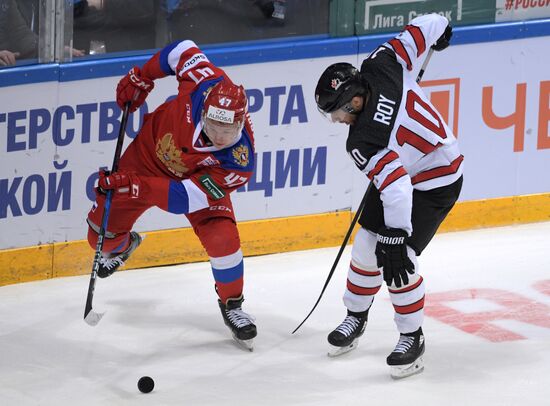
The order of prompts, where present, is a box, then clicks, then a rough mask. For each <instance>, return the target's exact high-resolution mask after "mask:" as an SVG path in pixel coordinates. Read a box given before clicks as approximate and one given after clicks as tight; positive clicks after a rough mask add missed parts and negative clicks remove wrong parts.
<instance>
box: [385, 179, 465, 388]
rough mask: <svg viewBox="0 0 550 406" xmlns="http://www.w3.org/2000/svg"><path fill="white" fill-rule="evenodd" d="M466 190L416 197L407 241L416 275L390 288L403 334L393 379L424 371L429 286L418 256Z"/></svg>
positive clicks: (391, 361) (393, 365)
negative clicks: (427, 286)
mask: <svg viewBox="0 0 550 406" xmlns="http://www.w3.org/2000/svg"><path fill="white" fill-rule="evenodd" d="M461 186H462V178H460V179H459V180H457V181H456V182H455V183H453V184H451V185H448V186H444V187H440V188H436V189H433V190H429V191H418V190H415V191H414V193H413V210H412V225H413V233H412V235H411V237H410V238H409V239H408V240H407V244H408V247H407V253H408V256H409V258H410V259H411V261H412V262H413V264H414V267H415V273H414V274H413V275H410V276H409V283H408V284H407V285H405V286H401V287H400V288H397V287H396V286H395V285H392V286H390V287H389V288H388V290H389V293H390V299H391V301H392V304H393V306H394V309H395V317H394V320H395V323H396V325H397V329H398V331H399V333H400V335H399V339H398V342H397V345H396V346H395V349H394V350H393V351H392V353H391V354H390V355H389V356H388V358H387V363H388V365H390V367H391V375H392V377H393V378H396V379H398V378H404V377H407V376H410V375H413V374H416V373H419V372H422V370H423V369H424V363H423V359H422V355H423V354H424V350H425V340H424V333H423V331H422V324H423V320H424V294H425V286H424V280H423V278H422V276H420V274H419V265H418V261H417V258H416V257H417V255H420V254H421V253H422V251H423V250H424V249H425V248H426V246H427V245H428V244H429V242H430V241H431V240H432V238H433V236H434V235H435V233H436V231H437V229H438V228H439V226H440V224H441V223H442V222H443V220H444V219H445V217H446V216H447V214H448V213H449V211H450V210H451V208H452V207H453V205H454V203H455V202H456V200H457V198H458V195H459V193H460V189H461Z"/></svg>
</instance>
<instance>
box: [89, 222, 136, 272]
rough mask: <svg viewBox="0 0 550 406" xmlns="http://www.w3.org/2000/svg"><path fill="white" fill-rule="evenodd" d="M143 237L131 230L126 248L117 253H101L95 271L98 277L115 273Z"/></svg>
mask: <svg viewBox="0 0 550 406" xmlns="http://www.w3.org/2000/svg"><path fill="white" fill-rule="evenodd" d="M143 238H144V237H142V236H140V235H139V234H138V233H136V232H135V231H131V232H130V245H128V248H126V249H125V250H124V251H122V252H120V253H118V254H110V255H107V256H103V255H101V258H99V269H98V271H97V276H99V277H100V278H106V277H108V276H111V275H112V274H113V273H115V271H116V270H117V269H118V268H120V267H121V266H122V265H124V261H126V260H128V258H130V255H132V252H134V251H135V250H136V248H137V247H139V244H141V242H142V241H143Z"/></svg>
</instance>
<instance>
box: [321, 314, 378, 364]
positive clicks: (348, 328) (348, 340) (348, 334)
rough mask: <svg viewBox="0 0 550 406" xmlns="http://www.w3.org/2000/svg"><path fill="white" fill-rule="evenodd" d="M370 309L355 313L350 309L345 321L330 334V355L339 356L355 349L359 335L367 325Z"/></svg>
mask: <svg viewBox="0 0 550 406" xmlns="http://www.w3.org/2000/svg"><path fill="white" fill-rule="evenodd" d="M368 315H369V311H368V310H367V311H365V312H361V313H354V312H351V311H349V310H348V315H347V316H346V318H345V319H344V321H343V322H342V323H341V324H340V325H339V326H338V327H336V329H334V331H332V332H331V333H330V334H329V335H328V342H329V344H330V348H329V351H328V356H329V357H337V356H339V355H342V354H345V353H346V352H349V351H351V350H354V349H355V348H357V346H358V345H359V337H361V336H362V335H363V332H364V331H365V327H366V326H367V318H368Z"/></svg>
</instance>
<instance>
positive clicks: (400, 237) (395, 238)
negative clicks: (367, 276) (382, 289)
mask: <svg viewBox="0 0 550 406" xmlns="http://www.w3.org/2000/svg"><path fill="white" fill-rule="evenodd" d="M406 238H407V232H406V231H405V230H401V229H400V228H386V227H383V228H382V229H380V231H378V236H377V237H376V239H377V241H378V242H377V243H376V251H375V254H376V262H377V265H378V267H379V268H380V267H382V268H383V274H384V280H385V281H386V285H388V286H390V285H391V284H392V281H393V282H394V283H395V286H397V287H398V288H400V287H401V280H403V285H408V284H409V275H408V274H411V275H412V274H413V273H414V264H413V263H412V261H411V260H410V258H409V256H408V255H407V245H406V244H405V240H406Z"/></svg>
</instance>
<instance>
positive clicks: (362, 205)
mask: <svg viewBox="0 0 550 406" xmlns="http://www.w3.org/2000/svg"><path fill="white" fill-rule="evenodd" d="M371 186H372V182H371V183H369V186H368V187H367V191H366V192H365V195H364V196H363V199H362V200H361V203H359V207H358V208H357V213H355V216H354V217H353V220H351V224H350V226H349V228H348V232H347V233H346V236H345V237H344V241H343V242H342V245H341V246H340V250H339V251H338V254H337V255H336V259H335V260H334V263H333V264H332V268H331V269H330V272H329V273H328V276H327V280H326V281H325V286H323V289H322V290H321V294H320V295H319V297H318V298H317V301H316V302H315V304H314V305H313V308H312V309H311V310H310V312H309V313H308V315H307V316H306V318H305V319H304V321H302V322H301V323H300V325H299V326H298V327H296V328H295V329H294V331H293V332H292V334H294V333H295V332H297V331H298V329H299V328H300V327H302V325H303V324H304V323H305V322H306V320H307V319H309V316H311V314H312V313H313V311H314V310H315V308H316V307H317V305H318V304H319V302H320V301H321V298H322V297H323V293H325V290H326V288H327V286H328V284H329V282H330V280H331V279H332V274H333V273H334V271H335V269H336V266H337V265H338V262H339V261H340V257H341V256H342V253H343V252H344V249H345V248H346V245H347V244H348V240H349V237H350V236H351V233H352V232H353V229H354V227H355V223H357V220H358V219H359V216H360V215H361V212H362V211H363V208H364V207H365V202H366V201H367V195H368V194H369V191H370V188H371Z"/></svg>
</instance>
